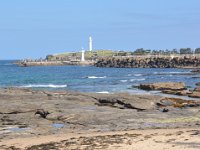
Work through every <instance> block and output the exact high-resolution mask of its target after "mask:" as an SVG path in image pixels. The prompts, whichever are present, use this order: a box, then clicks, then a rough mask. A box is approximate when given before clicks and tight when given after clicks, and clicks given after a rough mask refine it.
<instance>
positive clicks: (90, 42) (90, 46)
mask: <svg viewBox="0 0 200 150" xmlns="http://www.w3.org/2000/svg"><path fill="white" fill-rule="evenodd" d="M89 51H92V37H91V36H90V37H89Z"/></svg>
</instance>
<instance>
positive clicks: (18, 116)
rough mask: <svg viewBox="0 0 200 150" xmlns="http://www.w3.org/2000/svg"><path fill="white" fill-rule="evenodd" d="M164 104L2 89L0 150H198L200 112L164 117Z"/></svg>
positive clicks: (152, 99) (123, 96) (174, 110)
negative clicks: (37, 112) (43, 112)
mask: <svg viewBox="0 0 200 150" xmlns="http://www.w3.org/2000/svg"><path fill="white" fill-rule="evenodd" d="M162 99H163V97H161V96H153V95H129V94H127V93H116V94H96V93H79V92H72V91H38V90H37V91H36V90H30V89H16V88H9V89H0V119H1V121H0V149H31V150H34V149H158V148H159V149H199V148H200V139H199V136H200V130H199V126H200V111H199V107H184V108H183V107H181V108H179V107H171V106H169V107H167V109H168V111H167V112H163V108H162V107H158V105H157V104H158V103H159V102H160V101H161V100H162ZM37 109H42V110H45V111H48V112H50V114H49V115H47V117H46V118H42V117H41V116H40V115H39V114H36V115H35V112H36V111H37Z"/></svg>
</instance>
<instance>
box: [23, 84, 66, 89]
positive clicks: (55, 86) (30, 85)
mask: <svg viewBox="0 0 200 150" xmlns="http://www.w3.org/2000/svg"><path fill="white" fill-rule="evenodd" d="M20 87H24V88H65V87H67V85H66V84H65V85H54V84H29V85H23V86H20Z"/></svg>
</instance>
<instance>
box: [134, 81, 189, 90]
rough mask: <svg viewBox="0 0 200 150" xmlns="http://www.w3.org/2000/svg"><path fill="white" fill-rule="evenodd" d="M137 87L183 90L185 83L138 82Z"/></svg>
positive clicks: (143, 88)
mask: <svg viewBox="0 0 200 150" xmlns="http://www.w3.org/2000/svg"><path fill="white" fill-rule="evenodd" d="M138 88H139V89H142V90H162V91H163V90H185V89H186V87H185V84H184V83H183V82H159V83H149V84H140V85H139V87H138Z"/></svg>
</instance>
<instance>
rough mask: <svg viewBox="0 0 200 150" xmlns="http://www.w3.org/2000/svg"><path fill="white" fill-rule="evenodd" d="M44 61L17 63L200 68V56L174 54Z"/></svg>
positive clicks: (64, 58) (69, 56) (23, 64)
mask: <svg viewBox="0 0 200 150" xmlns="http://www.w3.org/2000/svg"><path fill="white" fill-rule="evenodd" d="M49 57H50V56H47V58H46V59H44V60H42V59H40V60H21V61H17V62H15V64H16V65H18V66H20V67H30V66H65V65H80V66H81V65H83V66H95V67H114V68H199V67H200V54H176V55H175V54H174V55H135V56H111V55H106V56H101V55H99V56H98V55H97V56H95V57H94V56H89V55H86V60H84V61H81V59H80V57H79V56H77V55H75V56H71V55H68V56H65V57H63V56H62V57H55V56H54V57H53V56H51V58H49Z"/></svg>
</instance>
